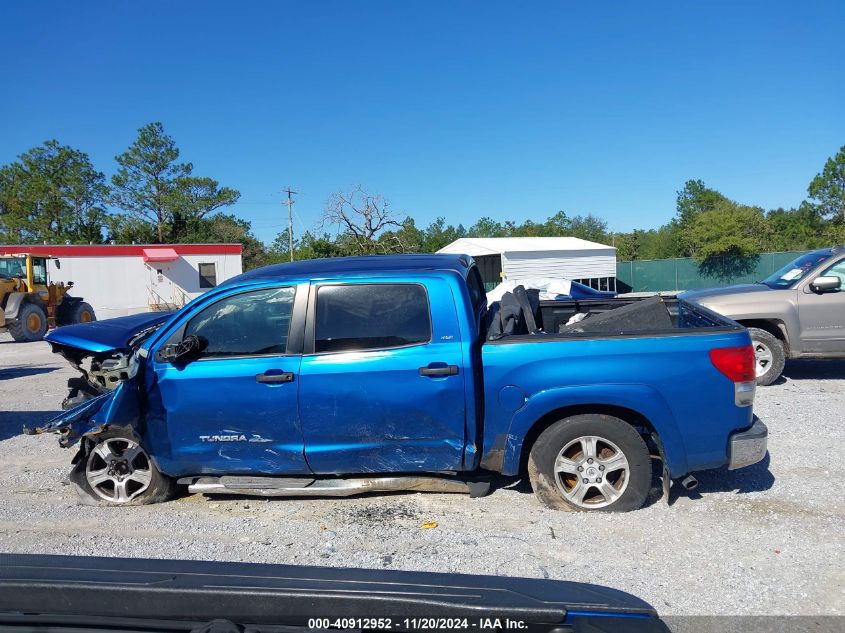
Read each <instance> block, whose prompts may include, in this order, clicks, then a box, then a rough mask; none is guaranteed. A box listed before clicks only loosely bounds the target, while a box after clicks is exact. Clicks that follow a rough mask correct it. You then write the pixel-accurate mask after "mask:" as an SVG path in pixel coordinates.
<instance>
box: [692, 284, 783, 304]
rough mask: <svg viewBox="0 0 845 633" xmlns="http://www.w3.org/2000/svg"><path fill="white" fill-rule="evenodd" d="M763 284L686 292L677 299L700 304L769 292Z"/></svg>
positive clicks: (769, 289)
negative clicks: (720, 298) (711, 300)
mask: <svg viewBox="0 0 845 633" xmlns="http://www.w3.org/2000/svg"><path fill="white" fill-rule="evenodd" d="M770 291H771V288H769V287H768V286H767V285H765V284H737V285H735V286H725V287H724V288H705V289H704V290H688V291H687V292H681V293H679V294H678V298H679V299H686V300H687V301H698V302H701V301H703V300H707V299H716V298H719V297H728V296H731V295H740V294H748V293H750V292H770Z"/></svg>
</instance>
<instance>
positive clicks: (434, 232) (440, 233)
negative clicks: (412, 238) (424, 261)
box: [420, 217, 467, 253]
mask: <svg viewBox="0 0 845 633" xmlns="http://www.w3.org/2000/svg"><path fill="white" fill-rule="evenodd" d="M466 236H467V231H466V229H465V228H464V226H463V224H459V225H458V226H452V225H451V224H448V225H447V224H446V219H445V218H442V217H439V218H437V219H436V220H434V222H432V223H431V224H429V225H428V226H427V227H425V229H423V231H422V244H421V246H420V250H421V251H422V252H423V253H436V252H437V251H439V250H440V249H441V248H443V247H444V246H447V245H448V244H451V243H452V242H454V241H455V240H457V239H460V238H462V237H466Z"/></svg>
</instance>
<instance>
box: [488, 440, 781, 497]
mask: <svg viewBox="0 0 845 633" xmlns="http://www.w3.org/2000/svg"><path fill="white" fill-rule="evenodd" d="M657 463H659V462H657ZM695 475H696V477H697V478H698V488H696V489H695V490H686V489H685V488H684V487H683V486H682V485H681V484H680V482H678V481H676V482H674V483H673V484H672V488H671V489H670V491H669V505H672V504H673V503H675V501H677V500H678V499H679V498H681V497H686V498H688V499H702V498H704V496H705V495H708V494H712V493H715V492H734V493H736V494H745V493H749V492H763V491H764V490H768V489H769V488H771V487H772V486H773V485H774V483H775V476H774V475H773V474H772V473H771V471H770V470H769V454H768V453H766V456H765V457H764V458H763V459H762V460H761V461H759V462H757V463H756V464H753V465H752V466H748V467H746V468H740V469H739V470H728V469H727V468H718V469H715V470H705V471H702V472H698V473H695ZM499 489H508V490H515V491H516V492H521V493H524V494H534V491H533V490H532V488H531V483H530V482H529V481H528V478H527V477H522V478H517V477H502V476H500V477H496V478H494V479H493V485H492V486H491V491H492V492H495V491H496V490H499ZM662 498H663V490H662V487H661V478H660V469H659V468H656V469H655V471H654V481H653V485H652V488H651V491H650V492H649V494H648V497H647V498H646V502H645V504H643V507H644V508H648V507H649V506H652V505H654V504H655V503H659V502H660V501H661V500H662Z"/></svg>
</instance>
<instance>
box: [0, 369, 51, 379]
mask: <svg viewBox="0 0 845 633" xmlns="http://www.w3.org/2000/svg"><path fill="white" fill-rule="evenodd" d="M57 369H58V367H8V368H6V369H0V380H12V379H13V378H26V377H27V376H38V375H40V374H49V373H50V372H51V371H56V370H57Z"/></svg>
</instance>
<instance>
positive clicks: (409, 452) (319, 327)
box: [299, 279, 466, 473]
mask: <svg viewBox="0 0 845 633" xmlns="http://www.w3.org/2000/svg"><path fill="white" fill-rule="evenodd" d="M432 315H436V317H437V318H434V319H433V318H432ZM460 341H461V336H460V333H459V330H458V322H457V315H456V311H455V304H454V300H453V298H452V293H451V290H450V288H449V286H448V284H447V283H446V282H445V281H443V280H440V279H431V280H426V281H425V282H424V283H416V282H394V281H385V282H369V281H367V282H349V283H336V282H322V283H315V284H313V285H312V287H311V295H310V298H309V306H308V320H307V326H306V333H305V346H306V347H305V351H306V353H305V354H304V355H303V357H302V364H301V367H300V385H299V389H300V392H299V399H300V400H299V401H300V419H301V423H302V431H303V435H304V438H305V456H306V459H307V461H308V465H309V466H310V467H311V469H312V470H313V471H314V472H315V473H365V472H374V473H388V472H391V473H392V472H415V471H429V472H430V471H449V470H459V469H460V468H461V462H462V458H463V451H464V445H465V441H466V440H465V404H464V371H463V367H462V358H461V343H460Z"/></svg>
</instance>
